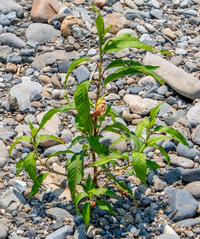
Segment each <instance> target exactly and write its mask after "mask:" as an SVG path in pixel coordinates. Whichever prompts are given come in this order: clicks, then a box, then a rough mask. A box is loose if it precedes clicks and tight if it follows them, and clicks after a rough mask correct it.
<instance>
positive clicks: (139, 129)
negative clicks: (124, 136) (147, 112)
mask: <svg viewBox="0 0 200 239" xmlns="http://www.w3.org/2000/svg"><path fill="white" fill-rule="evenodd" d="M148 124H149V121H148V119H147V118H144V119H143V120H142V122H139V123H138V124H137V126H136V129H135V135H136V136H137V137H138V138H140V137H141V135H142V132H143V130H144V128H145V127H146V126H147V125H148Z"/></svg>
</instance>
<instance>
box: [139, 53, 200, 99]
mask: <svg viewBox="0 0 200 239" xmlns="http://www.w3.org/2000/svg"><path fill="white" fill-rule="evenodd" d="M143 63H144V64H145V65H153V66H160V67H159V68H158V69H157V70H155V73H156V74H157V75H159V76H160V77H161V78H162V79H163V80H164V81H165V82H166V83H167V84H168V85H169V86H170V87H171V88H172V89H174V90H175V91H176V92H178V93H179V94H181V95H183V96H185V97H187V98H189V99H192V100H195V99H196V98H200V81H199V80H198V79H197V78H195V77H193V76H191V75H190V74H188V73H187V72H185V71H184V70H183V69H181V68H178V67H177V66H175V65H174V64H172V63H170V62H169V61H167V60H165V59H163V58H162V57H160V56H157V55H154V54H151V53H147V55H146V56H145V58H144V60H143Z"/></svg>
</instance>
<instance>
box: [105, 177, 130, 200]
mask: <svg viewBox="0 0 200 239" xmlns="http://www.w3.org/2000/svg"><path fill="white" fill-rule="evenodd" d="M107 176H108V177H110V178H111V179H112V180H113V181H114V183H115V185H116V186H117V188H118V189H120V190H122V191H125V192H127V193H128V195H129V196H130V197H132V198H133V199H134V196H133V192H132V191H131V189H130V188H129V187H127V186H126V184H125V183H124V182H123V181H117V180H116V178H115V177H114V176H113V175H112V174H108V175H107Z"/></svg>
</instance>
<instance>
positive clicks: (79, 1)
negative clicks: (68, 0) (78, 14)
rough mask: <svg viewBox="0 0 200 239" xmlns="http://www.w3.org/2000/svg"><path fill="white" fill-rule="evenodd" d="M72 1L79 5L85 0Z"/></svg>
mask: <svg viewBox="0 0 200 239" xmlns="http://www.w3.org/2000/svg"><path fill="white" fill-rule="evenodd" d="M73 3H74V4H75V5H81V4H84V3H85V0H75V1H73Z"/></svg>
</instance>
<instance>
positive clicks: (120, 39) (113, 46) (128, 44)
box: [103, 33, 157, 53]
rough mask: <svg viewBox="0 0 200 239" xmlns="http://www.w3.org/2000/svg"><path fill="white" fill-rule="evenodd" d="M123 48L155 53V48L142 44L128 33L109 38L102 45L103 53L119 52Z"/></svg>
mask: <svg viewBox="0 0 200 239" xmlns="http://www.w3.org/2000/svg"><path fill="white" fill-rule="evenodd" d="M124 48H140V49H145V50H149V51H157V50H156V49H155V48H153V47H151V46H149V45H146V44H144V43H142V42H141V41H140V40H138V39H137V38H136V37H134V36H131V35H130V34H128V33H122V34H120V35H118V36H116V37H113V38H109V39H108V40H107V41H106V42H105V43H104V45H103V50H104V53H108V52H114V51H120V50H123V49H124Z"/></svg>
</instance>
